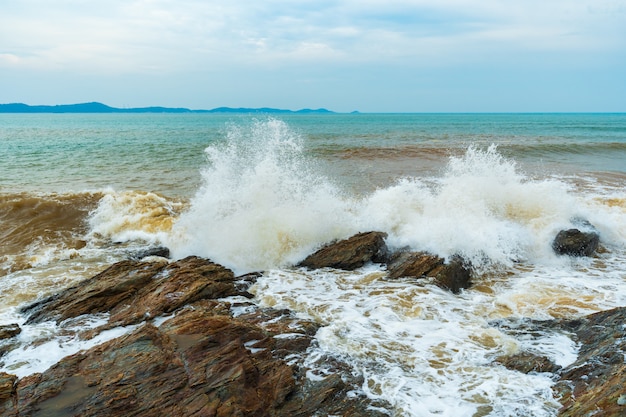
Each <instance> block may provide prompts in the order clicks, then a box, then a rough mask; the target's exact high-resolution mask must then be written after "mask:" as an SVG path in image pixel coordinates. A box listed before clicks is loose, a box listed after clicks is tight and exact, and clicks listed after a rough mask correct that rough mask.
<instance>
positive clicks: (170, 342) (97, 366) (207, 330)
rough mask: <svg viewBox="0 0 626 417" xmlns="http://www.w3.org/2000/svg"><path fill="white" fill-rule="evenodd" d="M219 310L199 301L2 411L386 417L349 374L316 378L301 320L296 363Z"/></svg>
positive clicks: (61, 371)
mask: <svg viewBox="0 0 626 417" xmlns="http://www.w3.org/2000/svg"><path fill="white" fill-rule="evenodd" d="M214 303H215V302H211V301H208V300H203V301H199V302H197V303H194V304H193V305H190V306H189V307H188V308H187V307H186V308H183V309H181V310H180V311H179V312H178V313H177V314H176V315H175V316H174V317H173V318H171V319H169V320H167V321H166V322H164V323H163V324H162V325H161V326H160V327H158V328H157V327H155V326H153V325H150V324H145V325H143V326H142V327H140V328H138V329H137V330H135V331H134V332H132V333H130V334H128V335H126V336H122V337H120V338H117V339H114V340H111V341H109V342H106V343H104V344H102V345H99V346H96V347H94V348H92V349H90V350H88V351H84V352H80V353H77V354H75V355H72V356H68V357H66V358H64V359H62V360H61V361H60V362H59V363H57V364H56V365H54V366H53V367H51V368H50V369H48V370H47V371H45V372H44V373H42V374H35V375H32V376H29V377H26V378H23V379H21V380H20V381H19V382H18V384H17V392H16V395H15V398H16V399H17V401H16V402H14V403H13V402H11V401H8V400H7V401H4V405H3V404H2V402H1V401H0V410H2V407H3V406H4V407H5V410H8V411H7V412H6V413H5V414H6V415H38V414H37V412H38V411H43V412H44V413H46V415H68V416H70V415H71V416H78V415H90V416H127V415H133V416H136V417H142V416H145V417H148V416H154V415H168V416H216V417H222V416H224V417H225V416H274V417H281V416H300V417H305V416H313V415H350V416H364V417H382V416H383V415H386V414H384V413H382V412H379V411H376V410H375V409H373V408H369V407H368V406H370V405H371V402H370V401H369V400H366V399H365V398H363V397H358V396H354V395H348V392H349V391H351V390H354V389H355V388H356V387H357V386H356V385H354V384H351V383H350V379H349V375H347V377H346V378H344V375H343V374H340V372H339V371H338V372H336V373H331V374H329V375H325V376H323V377H320V378H319V379H317V378H316V379H315V380H313V381H312V380H309V379H307V376H306V374H307V369H306V368H304V367H302V365H301V364H300V365H298V364H295V363H294V359H293V358H294V356H295V355H294V354H293V352H294V351H296V352H300V353H303V352H304V351H305V350H306V349H307V348H308V346H309V345H310V343H311V341H312V337H311V336H309V335H306V334H305V333H298V330H297V327H295V328H294V326H293V320H294V319H293V318H291V319H289V317H286V319H285V320H284V328H283V330H285V331H289V333H290V334H293V333H294V332H295V333H298V334H297V336H298V337H297V338H296V339H304V340H305V341H306V343H301V342H298V343H296V344H293V345H292V346H291V348H290V349H286V350H283V351H282V352H284V354H287V353H288V354H289V364H288V362H287V361H286V360H285V356H282V354H281V350H280V349H277V343H279V342H280V343H283V344H284V343H285V342H284V341H285V338H279V337H274V336H276V333H274V332H271V331H269V330H267V329H266V328H264V327H263V326H262V325H256V324H253V323H251V322H250V321H249V320H246V321H244V320H241V319H239V318H232V317H230V316H225V315H221V314H220V313H219V311H220V309H216V308H215V305H214ZM279 318H280V317H279ZM259 320H260V322H262V321H263V320H262V318H259ZM278 321H280V320H276V319H275V320H272V323H273V325H277V322H278ZM377 405H378V406H381V405H386V404H383V403H378V404H377ZM11 413H13V414H11Z"/></svg>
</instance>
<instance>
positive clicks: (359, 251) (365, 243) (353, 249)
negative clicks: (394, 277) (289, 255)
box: [298, 232, 388, 271]
mask: <svg viewBox="0 0 626 417" xmlns="http://www.w3.org/2000/svg"><path fill="white" fill-rule="evenodd" d="M386 237H387V234H386V233H382V232H366V233H359V234H357V235H354V236H352V237H350V238H348V239H345V240H341V241H339V242H334V243H330V244H328V245H326V246H324V247H323V248H321V249H319V250H318V251H317V252H315V253H313V254H311V255H309V256H307V257H306V259H304V260H303V261H302V262H300V263H299V264H298V266H304V267H306V268H310V269H319V268H337V269H344V270H348V271H351V270H354V269H356V268H360V267H362V266H363V265H365V264H366V263H367V262H375V263H384V262H386V259H387V255H388V253H387V244H386V243H385V238H386Z"/></svg>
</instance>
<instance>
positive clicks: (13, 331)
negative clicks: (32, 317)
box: [0, 324, 22, 340]
mask: <svg viewBox="0 0 626 417" xmlns="http://www.w3.org/2000/svg"><path fill="white" fill-rule="evenodd" d="M21 332H22V329H20V326H19V325H17V324H7V325H4V326H0V340H4V339H9V338H11V337H13V336H16V335H18V334H20V333H21Z"/></svg>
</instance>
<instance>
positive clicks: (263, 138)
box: [168, 119, 354, 272]
mask: <svg viewBox="0 0 626 417" xmlns="http://www.w3.org/2000/svg"><path fill="white" fill-rule="evenodd" d="M206 154H207V158H208V166H207V167H206V168H205V169H204V171H203V172H202V177H203V186H202V187H201V188H200V190H199V191H198V193H197V194H196V195H195V197H194V198H193V199H192V201H191V207H190V209H189V210H188V211H186V212H185V213H183V214H182V215H181V216H180V218H179V220H178V221H177V222H176V224H175V225H174V228H173V233H172V235H171V236H170V239H169V241H168V246H170V248H171V249H172V250H173V252H174V256H175V257H182V256H185V255H188V254H198V255H202V256H207V257H210V258H212V259H214V260H216V261H218V262H220V263H222V264H224V265H225V266H228V267H230V268H232V269H235V270H236V271H237V272H246V271H251V270H259V269H266V268H270V267H276V266H284V265H286V264H289V263H295V262H297V261H299V260H301V259H302V258H304V256H306V255H307V254H308V253H307V252H309V251H311V250H312V249H313V248H314V247H315V246H316V245H318V244H320V243H321V242H325V241H328V240H331V239H334V238H337V237H338V236H344V235H347V234H349V233H350V232H352V231H354V227H353V226H352V225H351V220H352V219H351V217H350V215H349V210H350V202H349V201H347V200H345V199H344V198H343V197H342V195H341V193H340V192H339V190H338V189H337V188H336V187H334V186H333V184H332V183H331V182H330V181H328V179H326V178H325V177H324V176H323V175H320V174H319V172H317V171H316V169H315V164H314V163H313V162H312V161H310V160H309V159H307V158H305V157H304V155H303V147H302V138H301V137H300V136H299V135H297V134H296V133H294V132H292V131H291V130H290V129H289V128H288V126H287V125H286V124H285V123H284V122H282V121H279V120H275V119H269V120H265V121H256V122H255V123H253V124H252V125H250V126H247V127H239V128H236V127H233V128H231V130H230V132H229V134H228V137H227V141H226V142H225V143H221V144H216V145H214V146H210V147H208V148H207V149H206Z"/></svg>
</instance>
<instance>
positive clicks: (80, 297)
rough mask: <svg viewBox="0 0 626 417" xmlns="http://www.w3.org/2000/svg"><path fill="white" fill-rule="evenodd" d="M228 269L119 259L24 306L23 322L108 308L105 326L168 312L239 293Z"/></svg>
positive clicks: (193, 261) (196, 262)
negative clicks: (202, 300) (200, 301)
mask: <svg viewBox="0 0 626 417" xmlns="http://www.w3.org/2000/svg"><path fill="white" fill-rule="evenodd" d="M234 281H235V277H234V274H233V273H232V271H230V270H229V269H226V268H224V267H223V266H221V265H218V264H215V263H213V262H211V261H209V260H207V259H202V258H197V257H188V258H185V259H182V260H179V261H176V262H173V263H171V264H167V263H165V262H163V263H158V262H157V263H154V262H146V263H142V262H138V261H132V260H128V261H122V262H118V263H116V264H114V265H112V266H111V267H109V268H108V269H106V270H105V271H103V272H101V273H100V274H98V275H96V276H94V277H93V278H90V279H88V280H85V281H83V282H81V283H79V284H78V285H77V286H75V287H72V288H69V289H67V290H65V291H63V292H62V293H60V294H58V295H56V296H53V297H50V298H48V299H46V300H43V301H41V302H39V303H36V304H33V305H31V306H29V307H26V308H25V309H24V310H23V312H25V313H31V316H30V317H29V319H28V321H27V323H36V322H40V321H45V320H52V319H56V320H57V322H61V321H63V320H65V319H68V318H72V317H78V316H80V315H83V314H93V313H103V312H110V314H111V315H110V317H109V325H108V326H107V327H111V326H118V325H127V324H134V323H139V322H141V321H143V320H146V319H149V318H152V317H156V316H159V315H161V314H163V313H170V312H172V311H174V310H176V309H177V308H179V307H181V306H183V305H185V304H188V303H192V302H194V301H196V300H200V299H203V298H221V297H227V296H231V295H238V294H243V293H242V292H241V291H239V290H237V288H236V287H235V282H234Z"/></svg>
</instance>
